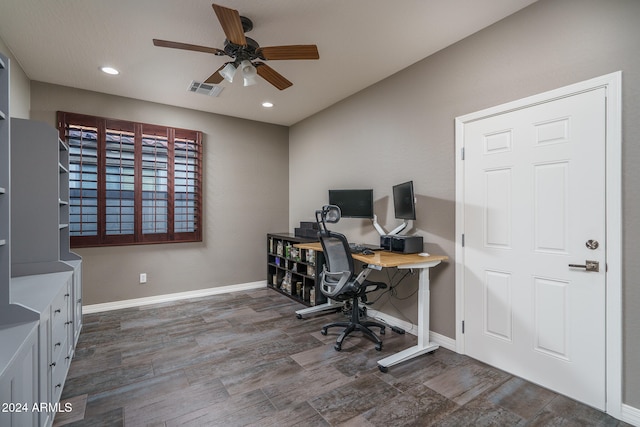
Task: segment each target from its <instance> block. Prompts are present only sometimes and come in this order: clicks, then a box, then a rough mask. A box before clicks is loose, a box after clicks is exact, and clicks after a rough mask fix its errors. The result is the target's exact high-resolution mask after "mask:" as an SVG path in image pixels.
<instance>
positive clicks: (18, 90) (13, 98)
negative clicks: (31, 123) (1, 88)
mask: <svg viewBox="0 0 640 427" xmlns="http://www.w3.org/2000/svg"><path fill="white" fill-rule="evenodd" d="M0 52H2V54H3V55H5V56H7V57H8V58H9V61H10V66H9V67H10V68H9V73H10V77H9V78H10V81H9V96H10V100H9V103H10V105H9V115H10V116H11V117H17V118H20V119H28V118H29V100H30V96H29V94H30V88H29V78H28V77H27V75H26V74H25V73H24V71H22V68H21V67H20V64H18V61H16V60H15V58H14V56H13V54H12V53H11V51H10V50H9V49H8V48H7V45H5V44H4V41H2V39H0Z"/></svg>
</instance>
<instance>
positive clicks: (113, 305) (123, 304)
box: [82, 280, 267, 314]
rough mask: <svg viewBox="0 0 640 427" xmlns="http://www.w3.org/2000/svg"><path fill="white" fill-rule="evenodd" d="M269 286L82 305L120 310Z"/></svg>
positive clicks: (241, 286)
mask: <svg viewBox="0 0 640 427" xmlns="http://www.w3.org/2000/svg"><path fill="white" fill-rule="evenodd" d="M259 288H265V289H266V288H267V281H266V280H260V281H257V282H250V283H241V284H238V285H229V286H219V287H217V288H207V289H198V290H195V291H187V292H177V293H174V294H164V295H154V296H152V297H144V298H134V299H128V300H122V301H113V302H105V303H101V304H90V305H85V306H83V307H82V314H91V313H100V312H102V311H111V310H119V309H121V308H131V307H140V306H143V305H149V304H158V303H163V302H171V301H178V300H183V299H189V298H200V297H208V296H211V295H219V294H226V293H229V292H239V291H247V290H251V289H259Z"/></svg>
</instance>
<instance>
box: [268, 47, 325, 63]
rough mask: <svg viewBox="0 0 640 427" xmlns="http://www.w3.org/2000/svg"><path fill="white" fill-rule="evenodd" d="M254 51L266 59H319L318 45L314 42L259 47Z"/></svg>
mask: <svg viewBox="0 0 640 427" xmlns="http://www.w3.org/2000/svg"><path fill="white" fill-rule="evenodd" d="M256 53H257V54H258V55H260V57H261V58H263V59H266V60H269V61H271V60H277V59H319V58H320V55H319V54H318V46H316V45H315V44H296V45H291V46H267V47H259V48H258V49H256Z"/></svg>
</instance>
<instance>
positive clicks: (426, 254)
mask: <svg viewBox="0 0 640 427" xmlns="http://www.w3.org/2000/svg"><path fill="white" fill-rule="evenodd" d="M418 255H420V256H431V254H430V253H429V252H420V253H419V254H418Z"/></svg>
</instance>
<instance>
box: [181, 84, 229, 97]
mask: <svg viewBox="0 0 640 427" xmlns="http://www.w3.org/2000/svg"><path fill="white" fill-rule="evenodd" d="M222 89H224V87H222V86H217V85H212V84H209V83H200V82H197V81H195V80H194V81H192V82H191V84H190V85H189V88H188V89H187V90H188V91H189V92H194V93H199V94H201V95H208V96H214V97H216V96H218V95H220V92H222Z"/></svg>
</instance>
